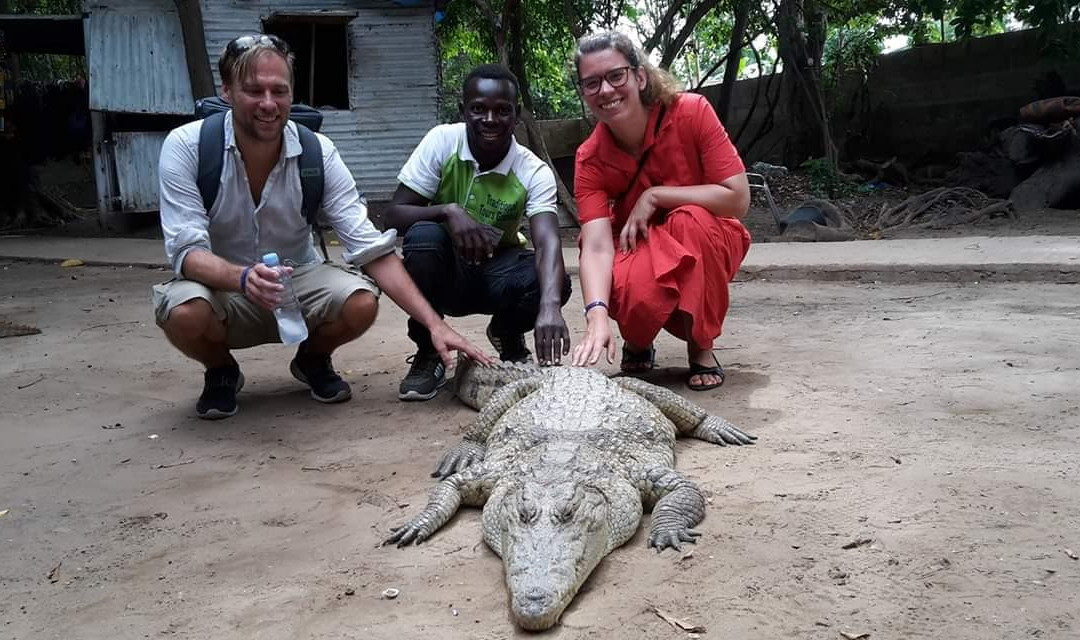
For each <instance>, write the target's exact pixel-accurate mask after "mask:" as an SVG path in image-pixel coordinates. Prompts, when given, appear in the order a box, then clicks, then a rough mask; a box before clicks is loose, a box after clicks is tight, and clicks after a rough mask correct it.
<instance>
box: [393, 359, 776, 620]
mask: <svg viewBox="0 0 1080 640" xmlns="http://www.w3.org/2000/svg"><path fill="white" fill-rule="evenodd" d="M454 385H455V390H456V392H457V394H458V397H459V398H461V400H462V401H463V402H464V403H465V404H467V405H469V406H472V407H473V408H476V409H479V414H478V415H477V417H476V420H475V422H474V423H473V424H472V426H471V427H470V428H469V429H468V430H467V432H466V435H465V438H464V440H463V441H462V442H461V443H459V444H458V445H456V446H455V447H453V448H452V449H451V450H450V451H449V452H447V453H446V454H445V455H444V456H443V457H442V459H441V460H440V461H439V463H438V466H437V468H436V470H435V472H434V473H432V476H434V477H438V478H440V479H441V480H440V482H439V483H438V484H437V485H436V486H435V488H434V490H433V491H432V492H431V495H430V498H429V500H428V503H427V505H426V506H425V507H424V509H423V510H422V511H421V512H420V513H419V514H418V515H416V516H415V517H414V518H412V519H411V520H409V521H408V522H407V523H406V524H404V525H402V526H400V527H397V528H394V529H392V530H391V533H390V536H389V537H388V538H387V540H386V541H385V542H384V544H397V545H398V547H403V546H406V545H409V544H411V543H415V544H420V543H421V542H423V541H424V540H426V539H428V538H429V537H430V536H431V535H432V534H434V533H435V531H436V530H438V529H439V528H440V527H442V526H443V525H444V524H446V522H447V521H449V520H450V518H451V517H453V515H454V514H455V513H456V512H457V510H458V508H459V507H460V506H461V505H462V504H465V505H470V506H483V518H482V520H483V530H484V541H485V542H486V543H487V545H488V546H489V547H490V548H491V549H492V551H494V552H495V553H496V554H498V555H499V556H500V557H501V558H502V560H503V565H504V568H505V571H506V584H507V588H508V590H509V594H510V607H511V614H512V617H513V619H514V621H515V622H516V623H517V624H518V625H519V626H521V627H522V628H524V629H527V630H542V629H548V628H550V627H552V626H554V625H555V624H556V623H557V622H558V620H559V617H560V616H561V615H562V612H563V611H564V610H565V609H566V607H567V606H568V605H569V604H570V601H571V600H572V599H573V598H574V595H575V594H576V593H577V591H578V589H579V588H580V587H581V585H582V583H583V582H584V581H585V579H586V578H587V577H588V576H589V574H590V573H592V571H593V569H595V568H596V566H597V565H598V564H599V563H600V561H601V560H602V559H603V558H604V556H606V555H607V554H609V553H610V552H611V551H612V550H613V549H615V548H617V547H619V546H621V545H622V544H623V543H625V542H626V541H627V540H629V539H630V538H631V537H632V536H633V535H634V533H635V532H636V531H637V529H638V525H639V524H640V521H641V517H642V513H643V511H644V509H647V508H651V510H652V523H651V527H650V532H649V537H648V541H647V542H648V545H649V546H650V547H654V548H655V549H656V550H657V552H660V551H662V550H664V549H666V548H674V549H676V550H679V549H681V548H682V547H681V545H682V544H683V543H687V542H689V543H693V542H695V538H696V537H697V536H698V535H699V533H698V532H697V531H695V530H694V529H693V527H694V526H696V525H697V524H698V523H699V522H701V520H702V518H704V515H705V498H704V497H703V496H702V493H701V491H700V490H699V489H698V488H697V487H696V486H695V485H694V484H693V483H692V482H690V481H689V480H687V479H686V478H684V477H683V476H682V475H681V474H679V473H678V472H677V471H675V469H674V466H675V438H676V437H677V436H680V435H681V436H689V437H693V438H698V439H701V440H706V441H708V442H711V443H714V444H718V445H729V444H730V445H744V444H751V443H753V442H754V440H755V439H756V437H755V436H752V435H749V434H747V433H744V432H743V431H741V430H739V429H738V428H736V427H735V426H734V425H732V424H731V423H730V422H728V421H726V420H724V419H723V418H720V417H717V416H713V415H709V414H708V413H706V411H705V410H703V409H701V408H700V407H698V406H696V405H694V404H692V403H691V402H689V401H687V400H686V399H684V398H682V397H681V396H679V395H678V394H676V393H674V392H672V391H670V390H668V389H665V388H663V387H658V386H656V385H653V384H649V383H647V382H644V381H642V380H638V379H636V378H628V377H616V378H610V377H608V376H605V375H604V374H602V373H599V372H597V371H595V370H593V369H588V368H583V367H559V366H556V367H545V368H542V369H541V368H539V367H536V366H534V365H522V364H511V363H501V364H498V365H494V366H487V367H481V366H479V365H472V364H471V363H470V361H465V360H459V363H458V367H457V374H456V376H455V379H454Z"/></svg>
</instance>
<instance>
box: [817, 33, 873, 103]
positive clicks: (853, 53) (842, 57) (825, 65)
mask: <svg viewBox="0 0 1080 640" xmlns="http://www.w3.org/2000/svg"><path fill="white" fill-rule="evenodd" d="M884 40H885V35H884V33H883V32H882V30H881V29H880V28H879V26H878V21H877V19H876V18H875V17H873V16H860V17H858V18H854V19H852V20H849V21H848V22H847V23H845V24H842V25H839V26H837V27H835V28H833V29H832V30H830V31H829V35H828V38H827V39H826V41H825V51H824V53H823V54H822V57H823V60H822V80H823V81H824V86H825V90H826V91H831V90H833V89H834V88H835V87H836V85H837V83H838V82H839V81H840V78H841V77H842V76H843V75H844V74H845V73H849V72H854V73H858V74H859V75H860V76H861V77H863V78H865V77H867V76H868V75H869V74H870V72H871V71H872V70H873V67H874V64H875V63H876V61H877V57H878V56H879V55H881V50H882V47H883V44H882V43H883V42H884Z"/></svg>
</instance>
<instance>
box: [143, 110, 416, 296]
mask: <svg viewBox="0 0 1080 640" xmlns="http://www.w3.org/2000/svg"><path fill="white" fill-rule="evenodd" d="M201 128H202V121H201V120H198V121H195V122H189V123H188V124H185V125H183V126H181V127H178V128H176V129H173V130H172V131H171V132H169V135H168V136H167V137H166V138H165V142H164V143H163V144H162V146H161V158H160V161H159V164H158V176H159V180H160V194H161V196H160V208H161V229H162V232H163V234H164V236H165V255H166V257H167V258H168V260H169V262H170V263H171V264H172V266H173V270H174V271H175V272H176V273H177V275H179V276H181V277H183V273H182V270H181V269H182V267H183V264H184V258H185V257H186V256H187V254H188V252H189V251H192V250H205V251H210V252H211V253H213V254H214V255H216V256H219V257H221V258H223V259H225V260H228V261H229V262H231V263H233V264H240V265H249V264H254V263H256V262H260V261H261V260H262V256H263V254H265V253H269V252H271V251H273V252H276V253H277V254H278V257H279V258H280V259H281V261H282V263H284V262H285V261H286V260H291V261H292V263H293V264H297V265H301V264H312V263H317V262H320V261H321V260H320V257H319V254H318V253H317V252H316V250H315V245H314V242H313V239H312V236H311V227H310V226H309V225H308V224H307V221H306V220H305V219H304V215H303V213H302V212H301V211H300V205H301V201H302V199H303V191H302V189H301V187H300V170H299V160H300V152H301V146H300V137H299V135H298V134H297V133H296V124H295V123H293V122H292V121H289V122H288V123H287V124H286V125H285V131H284V137H285V141H284V144H283V145H282V146H281V157H280V158H279V159H278V161H277V163H276V164H275V165H274V168H273V169H272V170H271V171H270V176H269V177H268V178H267V180H266V185H265V186H264V187H263V191H262V197H261V198H260V199H259V204H258V206H256V205H255V202H254V200H253V199H252V197H251V189H250V188H249V186H248V179H247V172H246V171H245V169H244V161H243V158H242V157H241V155H240V150H239V149H238V148H237V146H236V138H235V136H234V135H233V126H232V112H231V111H230V112H228V113H227V114H226V115H225V152H224V158H223V164H222V169H221V185H220V188H219V189H218V195H217V199H216V200H214V203H213V204H212V205H211V207H210V210H209V211H207V210H205V209H204V208H203V202H202V196H201V195H200V194H199V187H198V185H197V184H196V175H197V173H198V166H199V131H200V130H201ZM315 135H317V136H318V138H319V143H320V145H321V147H322V155H323V174H324V179H325V187H324V190H323V200H322V211H321V213H320V216H319V219H320V221H322V222H324V223H326V224H329V225H330V226H331V227H333V229H334V231H335V232H336V233H337V236H338V238H340V239H341V243H342V245H344V247H345V251H344V252H343V253H342V258H343V259H344V260H345V262H348V263H352V264H355V265H357V266H362V265H365V264H367V263H368V262H371V261H372V260H374V259H376V258H378V257H381V256H384V255H386V254H388V253H390V252H392V251H393V250H394V243H395V241H396V239H397V232H396V231H394V230H392V229H391V230H388V231H384V232H380V231H379V230H378V229H376V228H375V225H373V224H372V223H371V220H370V219H369V218H368V211H367V203H366V202H365V201H364V199H363V198H361V197H360V194H359V193H358V192H357V190H356V182H355V181H354V180H353V177H352V174H350V173H349V170H348V168H347V167H346V166H345V163H344V162H343V161H342V159H341V156H340V155H339V154H338V151H337V147H335V146H334V143H333V142H331V141H330V139H329V138H327V137H326V136H324V135H322V134H318V133H317V134H315Z"/></svg>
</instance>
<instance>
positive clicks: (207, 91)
mask: <svg viewBox="0 0 1080 640" xmlns="http://www.w3.org/2000/svg"><path fill="white" fill-rule="evenodd" d="M174 2H175V3H176V11H177V13H179V14H180V29H181V30H182V31H183V35H184V54H185V57H186V58H187V66H188V78H189V79H190V80H191V97H192V99H193V100H198V99H199V98H206V97H209V96H214V95H217V91H215V90H214V74H213V72H211V70H210V57H209V56H208V55H207V54H206V33H205V32H204V31H203V19H202V7H201V6H200V4H199V0H174Z"/></svg>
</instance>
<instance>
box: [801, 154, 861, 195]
mask: <svg viewBox="0 0 1080 640" xmlns="http://www.w3.org/2000/svg"><path fill="white" fill-rule="evenodd" d="M799 168H800V169H802V170H803V171H805V172H806V175H807V177H808V178H810V189H811V190H812V191H813V192H814V196H815V197H818V198H843V197H845V196H849V195H851V194H852V193H854V191H855V187H854V185H852V184H851V183H850V182H848V181H847V180H845V179H844V178H843V177H842V176H841V175H840V174H839V173H838V172H837V171H836V169H835V168H833V166H832V165H831V164H830V163H829V160H828V159H827V158H811V159H809V160H807V161H805V162H803V163H802V164H801V165H799Z"/></svg>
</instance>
